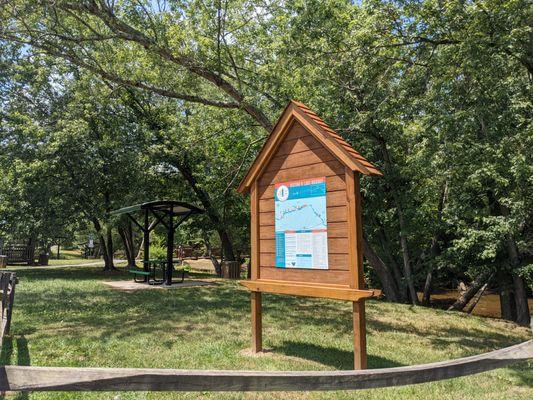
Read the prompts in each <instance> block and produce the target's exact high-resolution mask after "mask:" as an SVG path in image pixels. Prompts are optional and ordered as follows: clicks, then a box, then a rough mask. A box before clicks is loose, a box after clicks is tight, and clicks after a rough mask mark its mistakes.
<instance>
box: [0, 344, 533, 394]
mask: <svg viewBox="0 0 533 400" xmlns="http://www.w3.org/2000/svg"><path fill="white" fill-rule="evenodd" d="M531 358H533V340H530V341H527V342H524V343H521V344H518V345H515V346H511V347H507V348H504V349H500V350H496V351H492V352H490V353H485V354H480V355H476V356H472V357H466V358H461V359H457V360H451V361H444V362H437V363H432V364H424V365H414V366H408V367H396V368H384V369H368V370H358V371H320V372H318V371H317V372H315V371H301V372H261V371H201V370H172V369H130V368H124V369H118V368H50V367H24V366H7V365H6V366H3V367H0V391H293V390H305V391H311V390H354V389H371V388H381V387H389V386H401V385H411V384H416V383H425V382H432V381H438V380H443V379H450V378H457V377H460V376H466V375H471V374H477V373H480V372H485V371H489V370H492V369H496V368H501V367H505V366H508V365H510V364H513V363H516V362H520V361H525V360H529V359H531Z"/></svg>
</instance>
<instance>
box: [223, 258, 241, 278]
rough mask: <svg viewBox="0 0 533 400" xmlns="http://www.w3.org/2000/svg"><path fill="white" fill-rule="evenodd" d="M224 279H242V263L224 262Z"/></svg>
mask: <svg viewBox="0 0 533 400" xmlns="http://www.w3.org/2000/svg"><path fill="white" fill-rule="evenodd" d="M222 278H226V279H240V278H241V263H240V262H238V261H224V262H222Z"/></svg>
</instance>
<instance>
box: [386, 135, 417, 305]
mask: <svg viewBox="0 0 533 400" xmlns="http://www.w3.org/2000/svg"><path fill="white" fill-rule="evenodd" d="M378 141H379V144H380V147H381V152H382V155H383V161H384V164H385V168H386V170H387V171H388V172H389V174H391V175H392V161H391V159H390V155H389V151H388V149H387V144H386V143H385V139H383V137H381V136H380V137H379V139H378ZM390 192H391V194H392V199H393V201H394V205H395V206H396V214H397V215H398V223H399V225H400V232H399V236H400V247H401V249H402V258H403V275H404V277H405V281H406V283H407V288H408V290H409V297H410V300H411V303H412V304H413V305H416V304H418V296H417V294H416V290H415V284H414V281H413V274H412V271H411V257H410V256H409V246H408V244H407V236H406V231H407V226H406V224H405V220H404V214H403V208H402V205H401V202H400V199H399V197H398V195H397V191H396V188H394V187H391V188H390Z"/></svg>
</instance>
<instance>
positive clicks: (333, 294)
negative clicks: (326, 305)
mask: <svg viewBox="0 0 533 400" xmlns="http://www.w3.org/2000/svg"><path fill="white" fill-rule="evenodd" d="M241 284H242V285H244V286H246V287H247V288H248V289H250V290H252V291H255V292H264V293H278V294H290V295H294V296H307V297H322V298H326V299H336V300H348V301H358V300H361V299H365V298H369V297H372V296H373V295H374V291H373V290H356V289H352V288H350V287H349V286H346V285H333V284H324V283H321V282H320V283H309V282H308V281H293V282H287V281H285V280H274V279H266V278H262V279H258V280H256V281H241Z"/></svg>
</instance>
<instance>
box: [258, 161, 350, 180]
mask: <svg viewBox="0 0 533 400" xmlns="http://www.w3.org/2000/svg"><path fill="white" fill-rule="evenodd" d="M340 174H344V166H343V165H342V164H341V163H340V162H338V161H336V160H334V161H328V162H325V163H318V164H313V165H307V166H305V168H300V167H295V168H287V169H281V170H277V171H270V172H265V173H264V174H263V175H261V177H260V178H259V185H260V186H266V185H272V184H275V183H279V182H287V181H290V180H293V179H311V178H316V177H320V176H325V177H328V176H334V175H340Z"/></svg>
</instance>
